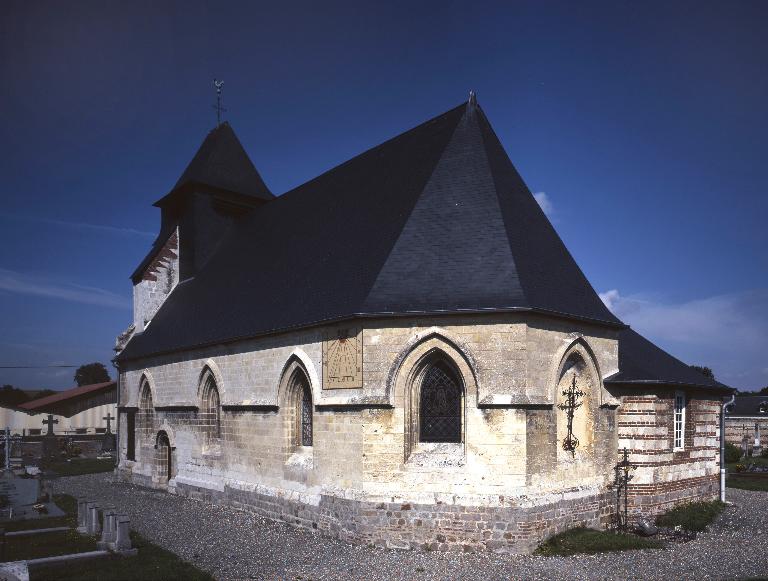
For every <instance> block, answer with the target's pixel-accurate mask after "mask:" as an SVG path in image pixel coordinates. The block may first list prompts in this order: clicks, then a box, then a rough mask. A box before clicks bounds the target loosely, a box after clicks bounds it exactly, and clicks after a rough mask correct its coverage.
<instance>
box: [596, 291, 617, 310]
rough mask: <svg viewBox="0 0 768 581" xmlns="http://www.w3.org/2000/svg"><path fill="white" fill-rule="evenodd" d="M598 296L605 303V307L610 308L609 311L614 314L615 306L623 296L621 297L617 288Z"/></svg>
mask: <svg viewBox="0 0 768 581" xmlns="http://www.w3.org/2000/svg"><path fill="white" fill-rule="evenodd" d="M598 296H599V297H600V300H601V301H603V303H605V306H606V307H608V309H609V310H610V311H611V312H613V306H614V304H616V303H617V302H618V301H619V299H621V295H619V291H617V290H616V289H615V288H614V289H611V290H609V291H605V292H604V293H598ZM614 314H616V313H614Z"/></svg>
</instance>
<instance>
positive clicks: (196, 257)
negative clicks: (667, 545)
mask: <svg viewBox="0 0 768 581" xmlns="http://www.w3.org/2000/svg"><path fill="white" fill-rule="evenodd" d="M155 206H157V207H158V208H160V212H161V227H160V233H159V235H158V237H157V239H156V241H155V242H154V244H153V246H152V248H151V250H150V252H149V254H147V256H146V258H144V260H143V261H142V262H141V263H140V264H139V265H138V267H137V268H136V270H135V271H134V272H133V275H132V277H131V278H132V281H133V289H134V291H133V292H134V295H133V296H134V309H133V323H132V325H131V326H130V327H129V328H128V330H127V331H126V332H125V333H123V334H122V335H121V336H120V337H119V338H118V344H117V347H116V350H117V351H118V355H117V357H116V364H117V365H118V368H119V401H118V406H119V407H118V411H119V447H120V460H119V467H118V474H119V476H120V477H121V478H122V479H125V480H128V481H132V482H135V483H137V484H142V485H146V486H151V487H154V488H162V489H167V490H168V491H169V492H170V493H174V494H179V495H185V496H189V497H193V498H200V499H207V500H210V501H213V502H221V503H227V504H230V505H233V506H236V507H240V508H243V509H246V510H250V511H253V512H255V513H258V514H260V515H263V516H265V517H268V518H272V519H277V520H282V521H286V522H288V523H291V524H294V525H297V526H302V527H306V528H308V529H317V530H318V531H320V532H322V533H324V534H327V535H331V536H334V537H337V538H341V539H343V540H345V541H349V542H356V543H366V544H374V545H377V546H383V547H392V548H414V549H415V548H426V549H436V550H465V551H474V550H493V551H512V552H525V551H529V550H531V549H532V548H533V547H535V546H536V545H537V544H538V543H539V542H540V541H541V540H542V539H544V538H546V537H548V536H550V535H552V534H554V533H557V532H561V531H563V530H565V529H568V528H571V527H574V526H580V525H586V526H592V527H604V526H607V525H608V524H609V523H610V522H611V519H612V518H613V515H614V513H615V511H616V494H615V491H614V490H613V489H612V488H611V484H612V483H613V480H614V466H615V465H616V463H617V462H618V461H619V460H620V458H621V453H620V452H621V451H623V450H624V449H625V448H626V449H627V451H628V453H629V460H630V462H631V463H632V464H633V465H635V466H637V468H636V469H635V470H634V472H633V476H634V477H633V479H632V480H631V482H630V484H629V505H630V506H629V510H630V513H631V514H634V515H638V514H643V515H648V516H650V515H653V514H655V513H658V512H661V511H664V510H667V509H668V508H670V507H672V506H674V505H675V504H677V503H681V502H685V501H690V500H710V499H713V498H716V496H717V494H718V486H719V441H718V437H719V434H718V417H719V416H718V414H719V411H720V405H721V400H722V396H723V394H725V393H729V392H730V389H729V388H727V387H726V386H723V385H722V384H719V383H717V382H715V381H713V380H712V379H710V378H708V377H705V376H703V375H701V374H700V373H699V372H697V371H695V370H693V369H691V368H690V367H688V366H687V365H685V364H684V363H682V362H680V361H679V360H677V359H675V358H674V357H672V356H671V355H669V354H667V353H665V352H664V351H662V350H661V349H659V348H658V347H656V346H655V345H653V344H652V343H650V342H649V341H648V340H647V339H645V338H643V337H642V336H640V335H639V334H638V333H636V332H635V331H633V330H632V329H630V328H629V327H628V326H627V325H625V324H624V323H622V322H621V321H620V320H619V319H617V318H616V317H615V316H614V315H613V314H612V313H611V312H610V311H609V310H608V309H607V308H606V306H605V305H604V304H603V302H602V301H601V300H600V298H599V297H598V295H597V294H596V293H595V291H594V289H593V288H592V286H591V285H590V283H589V282H588V281H587V279H586V278H585V276H584V274H583V273H582V271H581V270H580V268H579V267H578V265H577V264H576V262H575V261H574V259H573V257H572V256H571V255H570V253H569V252H568V250H567V249H566V248H565V246H564V244H563V242H562V241H561V240H560V238H559V236H558V235H557V233H556V232H555V230H554V228H553V227H552V225H551V224H550V222H549V221H548V219H547V218H546V216H545V215H544V213H543V212H542V210H541V209H540V207H539V205H538V204H537V202H536V200H535V199H534V197H533V196H532V195H531V192H530V191H529V189H528V187H527V186H526V185H525V183H524V182H523V180H522V178H521V177H520V175H519V174H518V173H517V171H516V170H515V168H514V166H513V165H512V162H511V161H510V159H509V157H508V156H507V154H506V152H505V150H504V148H503V146H502V144H501V143H500V141H499V139H498V137H497V136H496V134H495V132H494V130H493V128H492V127H491V125H490V123H489V121H488V119H487V117H486V115H485V113H484V111H483V109H482V108H481V107H480V106H479V105H478V103H477V101H476V99H475V97H474V95H470V99H469V101H467V102H465V103H462V104H461V105H459V106H458V107H456V108H454V109H451V110H450V111H448V112H446V113H443V114H442V115H439V116H437V117H435V118H433V119H430V120H429V121H426V122H425V123H423V124H421V125H419V126H417V127H415V128H413V129H411V130H409V131H406V132H405V133H402V134H401V135H398V136H396V137H394V138H392V139H390V140H388V141H386V142H384V143H382V144H381V145H378V146H376V147H373V148H372V149H369V150H368V151H365V152H363V153H361V154H360V155H358V156H356V157H354V158H352V159H350V160H348V161H346V162H344V163H342V164H341V165H339V166H337V167H335V168H333V169H330V170H328V171H327V172H325V173H323V174H322V175H320V176H318V177H316V178H314V179H312V180H310V181H309V182H307V183H305V184H303V185H301V186H299V187H297V188H295V189H293V190H291V191H288V192H286V193H283V194H282V195H279V196H275V195H273V193H272V192H270V190H269V189H268V188H267V186H266V185H265V183H264V181H263V180H262V178H261V176H260V175H259V172H258V171H257V170H256V168H255V167H254V165H253V164H252V162H251V160H250V159H249V157H248V155H247V154H246V153H245V151H244V149H243V147H242V146H241V144H240V142H239V141H238V139H237V137H236V135H235V133H234V131H233V129H232V127H231V126H230V125H229V124H227V123H223V124H221V125H219V126H218V127H216V128H215V129H214V130H213V131H211V132H210V133H209V134H208V136H207V137H206V138H205V140H204V141H203V143H202V145H201V147H200V149H199V150H198V151H197V153H196V154H195V156H194V158H193V159H192V161H191V162H190V164H189V166H188V167H187V168H186V170H185V171H184V172H183V174H182V175H181V178H180V179H179V180H178V182H177V183H176V185H175V186H173V188H172V189H171V191H170V192H169V193H168V194H167V195H165V196H164V197H162V198H161V199H160V200H159V201H158V202H156V203H155ZM595 226H597V225H595Z"/></svg>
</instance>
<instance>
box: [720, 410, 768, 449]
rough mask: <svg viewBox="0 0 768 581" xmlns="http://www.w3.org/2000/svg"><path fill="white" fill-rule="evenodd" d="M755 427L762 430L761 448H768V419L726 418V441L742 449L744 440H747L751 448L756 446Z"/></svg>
mask: <svg viewBox="0 0 768 581" xmlns="http://www.w3.org/2000/svg"><path fill="white" fill-rule="evenodd" d="M755 426H759V429H760V444H761V447H763V448H766V447H768V417H754V418H748V417H731V418H729V417H728V416H727V415H726V417H725V441H726V442H730V443H732V444H735V445H736V446H739V447H741V443H742V442H743V440H744V438H745V437H746V438H747V444H748V445H749V447H750V448H751V447H753V446H754V444H755V437H756V436H757V431H756V430H755Z"/></svg>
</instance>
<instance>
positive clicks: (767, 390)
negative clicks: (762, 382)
mask: <svg viewBox="0 0 768 581" xmlns="http://www.w3.org/2000/svg"><path fill="white" fill-rule="evenodd" d="M757 393H758V395H768V386H766V387H764V388H763V389H761V390H760V391H758V392H757Z"/></svg>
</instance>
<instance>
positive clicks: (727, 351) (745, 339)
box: [600, 289, 768, 388]
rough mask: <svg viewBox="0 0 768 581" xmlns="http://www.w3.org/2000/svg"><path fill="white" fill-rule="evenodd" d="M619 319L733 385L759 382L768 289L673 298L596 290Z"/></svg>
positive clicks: (767, 343) (767, 345) (767, 336)
mask: <svg viewBox="0 0 768 581" xmlns="http://www.w3.org/2000/svg"><path fill="white" fill-rule="evenodd" d="M600 298H601V299H602V301H603V302H604V303H605V305H606V306H607V307H608V308H609V309H610V310H611V311H612V312H613V313H614V314H615V315H616V316H617V317H619V318H620V319H621V320H622V321H624V322H625V323H627V324H628V325H630V326H631V327H632V328H633V329H635V330H636V331H638V332H639V333H640V334H642V335H644V336H646V337H648V338H649V339H651V340H652V341H654V342H656V343H657V344H658V345H659V346H660V347H662V348H663V349H665V350H667V351H669V352H670V353H672V354H673V355H674V356H675V357H678V358H679V359H682V360H683V361H685V362H686V363H690V364H696V365H706V366H708V367H711V368H712V369H713V370H714V371H715V375H716V376H717V378H718V379H720V380H721V381H723V382H725V383H729V384H730V385H733V386H734V387H740V388H754V387H758V386H760V387H762V385H760V383H761V382H763V383H764V382H765V379H764V373H763V368H764V367H765V353H766V352H768V291H765V290H757V291H749V292H743V293H734V294H726V295H716V296H712V297H708V298H703V299H695V300H690V301H684V302H672V301H665V300H663V299H659V298H657V297H649V296H643V295H629V296H622V295H621V293H620V292H619V291H618V290H617V289H611V290H609V291H606V292H604V293H600Z"/></svg>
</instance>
